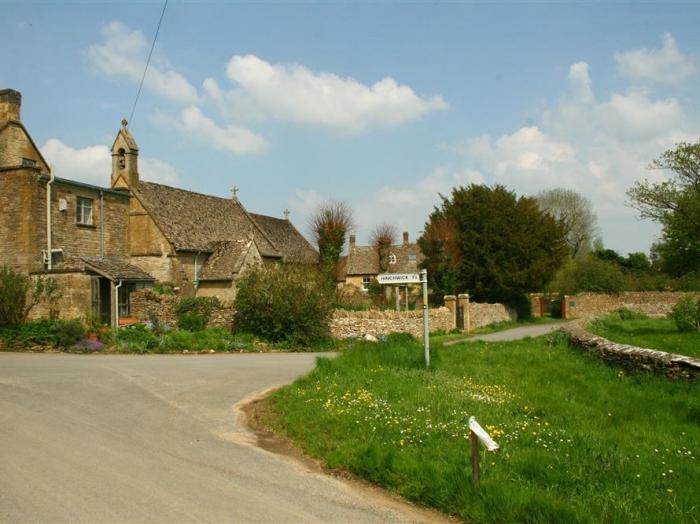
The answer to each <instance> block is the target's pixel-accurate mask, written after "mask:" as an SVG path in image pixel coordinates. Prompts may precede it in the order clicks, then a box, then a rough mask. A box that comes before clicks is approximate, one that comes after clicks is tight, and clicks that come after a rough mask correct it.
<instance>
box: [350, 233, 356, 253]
mask: <svg viewBox="0 0 700 524" xmlns="http://www.w3.org/2000/svg"><path fill="white" fill-rule="evenodd" d="M349 244H350V251H352V250H353V249H355V235H350V240H349Z"/></svg>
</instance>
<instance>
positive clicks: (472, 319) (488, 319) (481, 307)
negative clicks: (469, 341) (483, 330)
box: [469, 302, 518, 329]
mask: <svg viewBox="0 0 700 524" xmlns="http://www.w3.org/2000/svg"><path fill="white" fill-rule="evenodd" d="M517 319H518V314H517V313H516V311H515V310H514V309H513V308H511V307H508V306H506V305H505V304H486V303H483V304H482V303H478V302H470V304H469V324H470V329H476V328H480V327H482V326H488V325H489V324H494V323H496V322H506V321H509V320H517Z"/></svg>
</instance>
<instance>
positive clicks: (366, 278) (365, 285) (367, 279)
mask: <svg viewBox="0 0 700 524" xmlns="http://www.w3.org/2000/svg"><path fill="white" fill-rule="evenodd" d="M371 280H372V277H370V276H364V277H362V291H369V283H370V281H371Z"/></svg>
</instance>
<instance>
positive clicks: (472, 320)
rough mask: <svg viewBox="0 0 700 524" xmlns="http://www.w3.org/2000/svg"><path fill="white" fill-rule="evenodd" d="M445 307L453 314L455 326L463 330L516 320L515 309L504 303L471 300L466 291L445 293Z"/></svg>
mask: <svg viewBox="0 0 700 524" xmlns="http://www.w3.org/2000/svg"><path fill="white" fill-rule="evenodd" d="M445 307H447V308H448V309H449V310H450V311H452V314H453V315H454V316H455V326H453V327H458V328H460V329H463V330H464V331H471V330H472V329H476V328H480V327H482V326H488V325H489V324H494V323H496V322H505V321H508V320H517V319H518V313H517V312H516V311H515V309H513V308H511V307H508V306H506V305H505V304H499V303H494V304H489V303H486V302H483V303H481V302H472V301H471V300H470V298H469V295H468V294H466V293H463V294H460V295H457V296H455V295H447V296H446V297H445Z"/></svg>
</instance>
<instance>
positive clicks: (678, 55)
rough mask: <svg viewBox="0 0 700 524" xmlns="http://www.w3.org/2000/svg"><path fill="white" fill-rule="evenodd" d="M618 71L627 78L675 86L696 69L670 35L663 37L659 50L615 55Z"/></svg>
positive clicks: (634, 51) (633, 51)
mask: <svg viewBox="0 0 700 524" xmlns="http://www.w3.org/2000/svg"><path fill="white" fill-rule="evenodd" d="M615 60H616V61H617V66H618V69H619V71H620V72H621V73H622V74H623V75H625V76H627V77H629V78H634V79H640V80H650V81H652V82H659V83H667V84H675V83H678V82H681V81H682V80H685V79H686V78H688V77H689V76H690V75H692V74H693V73H694V72H695V70H696V68H695V64H694V63H693V61H692V60H691V59H690V57H689V56H687V55H685V54H683V53H682V52H681V51H680V49H678V46H677V45H676V41H675V40H674V38H673V36H672V35H671V34H670V33H665V34H664V35H663V46H662V47H661V48H660V49H646V48H642V49H634V50H631V51H625V52H622V53H615Z"/></svg>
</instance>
